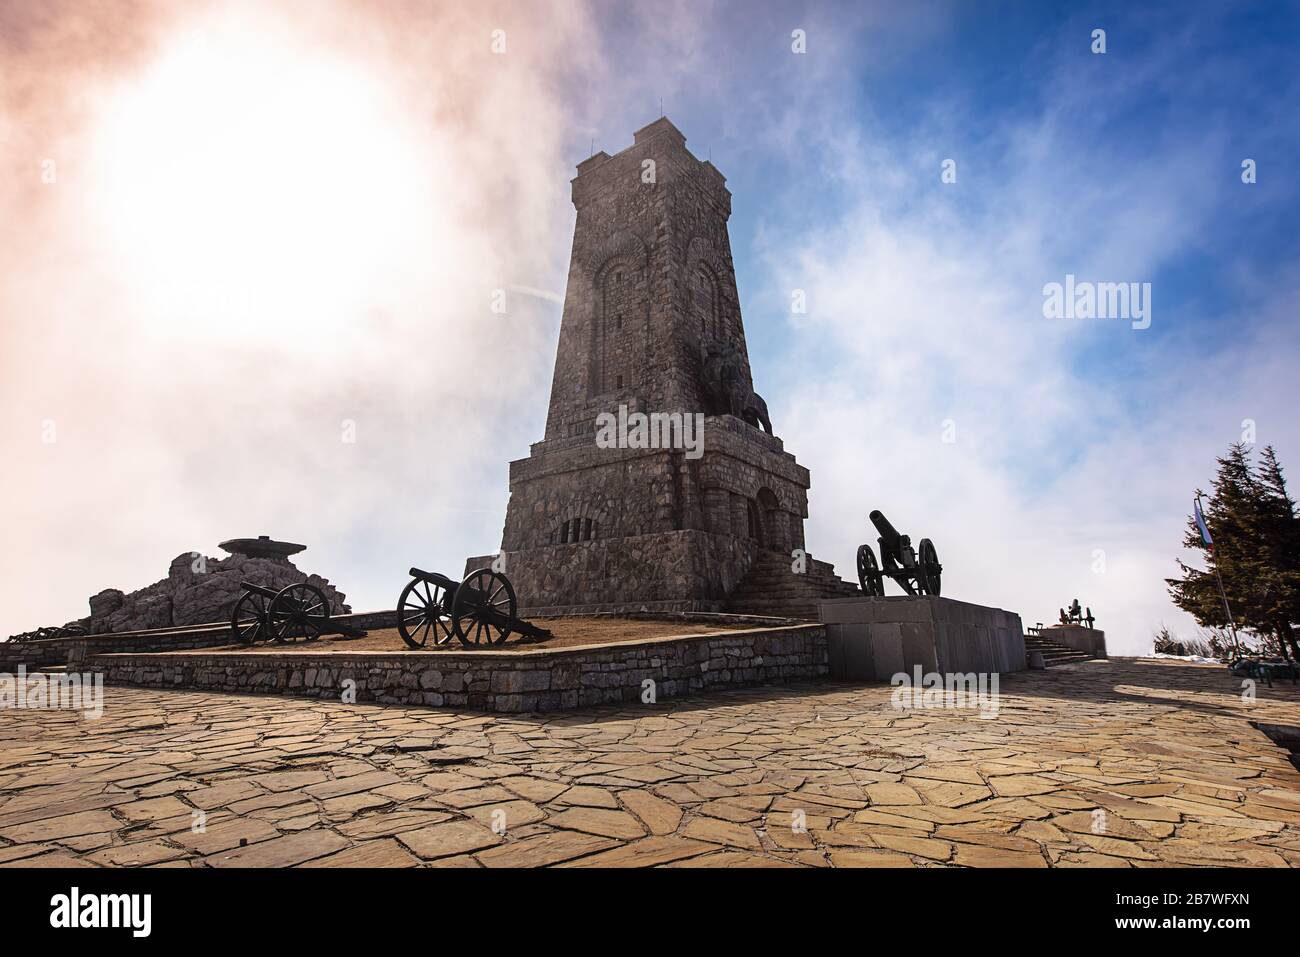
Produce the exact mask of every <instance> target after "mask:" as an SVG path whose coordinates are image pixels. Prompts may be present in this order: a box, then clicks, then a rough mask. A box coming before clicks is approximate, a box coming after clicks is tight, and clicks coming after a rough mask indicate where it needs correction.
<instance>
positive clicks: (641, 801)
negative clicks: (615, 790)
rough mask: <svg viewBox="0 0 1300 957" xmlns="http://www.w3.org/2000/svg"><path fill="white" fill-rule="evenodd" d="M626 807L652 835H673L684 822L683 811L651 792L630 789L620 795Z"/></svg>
mask: <svg viewBox="0 0 1300 957" xmlns="http://www.w3.org/2000/svg"><path fill="white" fill-rule="evenodd" d="M619 798H620V800H622V802H623V804H624V806H625V807H626V808H627V809H628V810H629V811H631V812H632V813H633V814H635V815H636V816H637V817H638V818H640V820H641V823H642V824H644V825H645V826H646V827H647V828H648V829H649V831H650V833H651V834H671V833H673V831H675V830H677V827H678V825H680V824H681V822H682V809H681V808H680V807H678V806H677V805H676V804H673V803H672V802H671V801H665V800H664V799H663V798H661V797H656V796H655V795H653V794H651V793H650V792H649V791H641V790H638V789H629V790H626V791H623V792H621V793H620V794H619Z"/></svg>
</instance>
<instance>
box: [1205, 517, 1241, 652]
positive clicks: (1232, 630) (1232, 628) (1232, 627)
mask: <svg viewBox="0 0 1300 957" xmlns="http://www.w3.org/2000/svg"><path fill="white" fill-rule="evenodd" d="M1196 514H1197V515H1199V516H1201V521H1205V511H1204V510H1203V509H1202V508H1201V497H1200V496H1199V495H1197V496H1196ZM1207 527H1208V526H1207ZM1201 537H1202V538H1204V537H1205V535H1204V533H1202V535H1201ZM1205 544H1206V547H1207V548H1208V549H1209V550H1210V558H1211V559H1214V542H1212V541H1207V542H1206V543H1205ZM1211 564H1213V565H1214V580H1215V581H1217V582H1218V583H1219V597H1220V598H1222V599H1223V610H1224V612H1225V613H1226V614H1227V616H1228V634H1230V635H1232V647H1233V648H1235V649H1236V650H1237V657H1239V658H1240V657H1241V642H1240V641H1239V640H1237V626H1236V624H1235V623H1234V622H1233V620H1232V606H1231V605H1229V604H1228V593H1227V592H1226V591H1224V589H1223V576H1222V575H1220V574H1219V562H1218V560H1217V559H1216V560H1214V561H1213V562H1212V563H1211Z"/></svg>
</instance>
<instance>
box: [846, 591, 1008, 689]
mask: <svg viewBox="0 0 1300 957" xmlns="http://www.w3.org/2000/svg"><path fill="white" fill-rule="evenodd" d="M820 614H821V620H822V621H823V622H824V623H825V625H826V642H827V648H828V652H829V665H830V674H831V677H833V678H855V679H866V680H877V681H889V680H890V679H891V678H892V677H893V676H894V675H896V674H900V673H905V674H908V675H911V674H912V673H913V669H914V668H916V667H917V666H920V668H921V670H922V671H923V672H938V673H940V674H949V673H961V674H967V673H970V672H976V673H985V674H991V673H993V672H998V673H1002V672H1008V671H1023V670H1024V669H1025V663H1026V659H1025V636H1024V629H1023V628H1022V626H1021V623H1020V616H1019V615H1017V614H1016V613H1015V612H1010V611H1004V610H1003V609H1001V608H988V607H985V606H984V605H973V604H971V603H970V602H964V601H954V600H953V599H951V598H930V597H924V598H922V597H913V596H909V595H899V596H890V597H886V598H869V597H857V598H836V599H832V600H829V601H823V602H822V603H821V605H820Z"/></svg>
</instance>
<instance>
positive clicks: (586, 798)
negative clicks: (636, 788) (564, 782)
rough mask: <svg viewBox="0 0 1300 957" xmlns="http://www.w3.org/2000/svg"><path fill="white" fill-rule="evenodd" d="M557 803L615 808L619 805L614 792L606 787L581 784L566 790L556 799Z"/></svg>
mask: <svg viewBox="0 0 1300 957" xmlns="http://www.w3.org/2000/svg"><path fill="white" fill-rule="evenodd" d="M554 803H556V804H571V805H576V806H578V807H603V808H609V809H610V810H615V809H617V808H618V807H619V803H618V798H617V797H615V796H614V792H613V791H610V790H607V789H605V788H596V787H588V786H584V785H580V786H578V787H572V788H569V789H568V790H566V791H565V792H564V793H563V794H561V795H560V796H559V797H557V798H556V799H555V802H554Z"/></svg>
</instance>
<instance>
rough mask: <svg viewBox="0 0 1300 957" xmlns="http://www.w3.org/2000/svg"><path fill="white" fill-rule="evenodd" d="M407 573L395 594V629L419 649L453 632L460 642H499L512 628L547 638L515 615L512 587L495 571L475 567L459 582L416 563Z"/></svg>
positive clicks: (533, 638) (532, 636)
mask: <svg viewBox="0 0 1300 957" xmlns="http://www.w3.org/2000/svg"><path fill="white" fill-rule="evenodd" d="M410 574H411V580H410V582H408V583H407V586H406V587H405V588H403V589H402V594H401V597H399V598H398V599H397V631H398V633H399V634H400V635H401V636H402V640H403V641H405V642H406V643H407V645H409V646H410V647H412V648H425V647H427V646H428V644H429V642H430V641H433V643H434V644H435V645H445V644H446V643H447V642H449V641H451V639H452V638H453V637H455V638H459V639H460V643H461V644H463V645H466V646H469V645H481V644H490V645H499V644H501V642H503V641H505V640H506V639H507V638H509V637H510V636H511V634H513V633H515V632H518V633H519V634H520V635H522V636H523V637H524V638H525V639H526V640H528V641H542V640H545V639H547V638H550V637H551V633H550V632H549V631H547V630H546V629H545V628H539V627H538V626H536V625H534V624H532V623H531V622H527V621H524V620H523V619H522V618H519V617H518V616H517V615H516V614H515V613H516V612H517V611H518V607H517V606H518V603H517V602H516V600H515V589H514V586H513V585H511V584H510V579H508V578H506V576H505V575H502V574H501V573H500V572H496V571H493V570H492V569H490V568H480V569H478V570H477V571H472V572H470V573H469V574H468V575H466V576H465V580H464V581H462V582H456V581H454V580H453V579H450V578H448V577H447V576H446V575H440V574H438V573H437V572H426V571H424V570H422V569H419V568H412V569H411V572H410Z"/></svg>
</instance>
